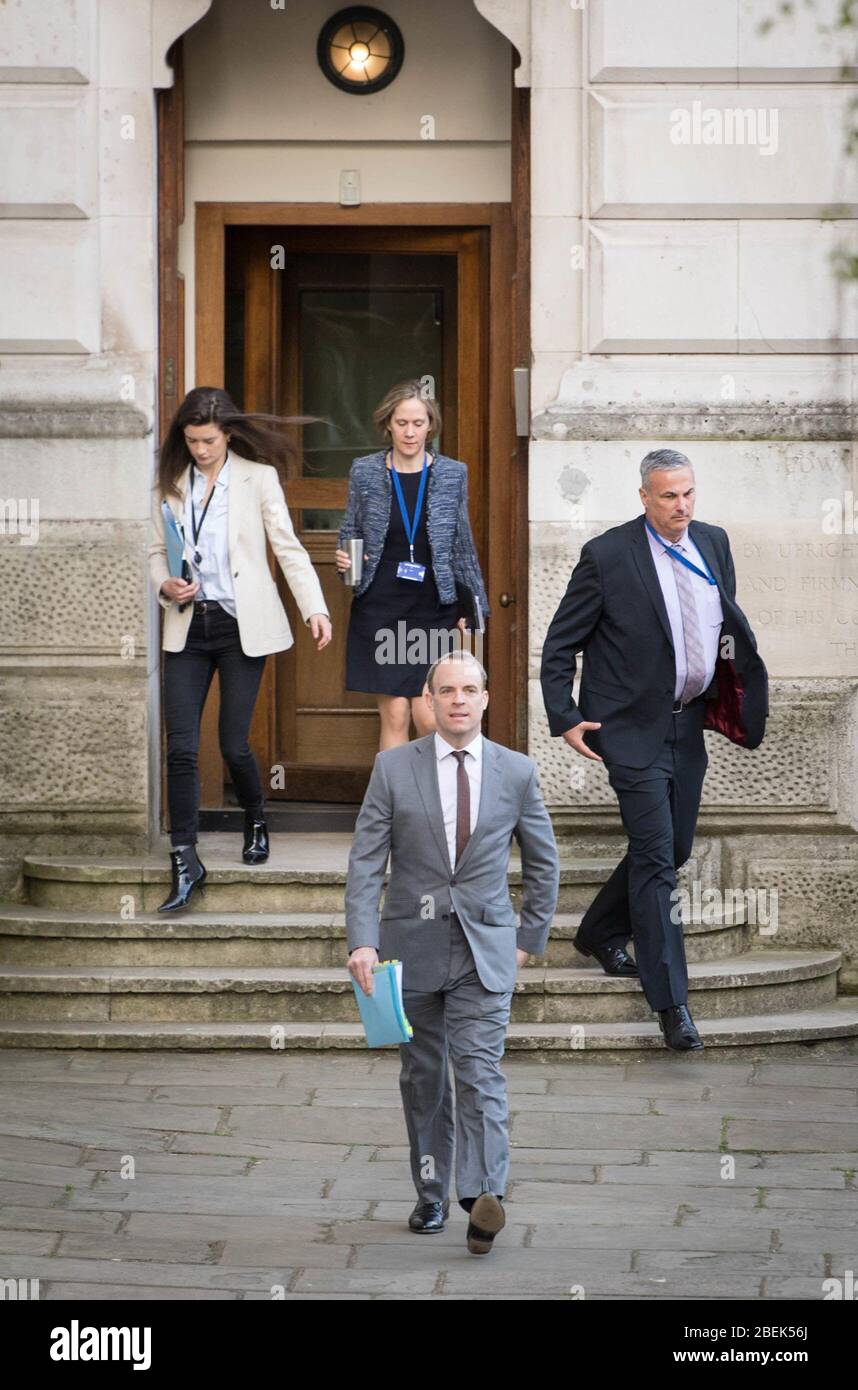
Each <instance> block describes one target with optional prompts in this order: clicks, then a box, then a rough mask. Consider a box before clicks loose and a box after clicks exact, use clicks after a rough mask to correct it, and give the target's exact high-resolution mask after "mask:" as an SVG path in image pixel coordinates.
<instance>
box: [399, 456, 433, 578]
mask: <svg viewBox="0 0 858 1390" xmlns="http://www.w3.org/2000/svg"><path fill="white" fill-rule="evenodd" d="M428 458H429V455H428V454H426V453H424V455H423V471H422V473H421V474H420V486H419V488H418V489H417V505H416V506H415V508H414V518H413V520H412V521H409V520H408V511H407V509H406V506H405V497H404V496H403V493H402V484H401V482H400V481H399V474H398V473H397V471H396V469H395V468H394V466H393V459H392V458H391V460H390V471H391V473H392V475H393V486H394V487H395V488H396V497H397V501H398V502H399V510H400V512H401V513H402V525H403V526H404V527H405V534H406V536H407V538H408V549H409V550H410V551H411V559H412V561H413V559H414V537H415V536H416V535H417V527H418V524H419V522H420V509H421V508H422V506H423V494H424V492H425V491H426V474H427V471H428V462H427V461H428Z"/></svg>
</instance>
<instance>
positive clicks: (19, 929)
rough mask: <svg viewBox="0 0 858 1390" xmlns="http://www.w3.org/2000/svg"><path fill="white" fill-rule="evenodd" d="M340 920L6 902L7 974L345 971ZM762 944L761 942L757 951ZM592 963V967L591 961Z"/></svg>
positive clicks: (696, 952)
mask: <svg viewBox="0 0 858 1390" xmlns="http://www.w3.org/2000/svg"><path fill="white" fill-rule="evenodd" d="M580 922H581V914H580V913H577V912H576V913H558V914H557V916H555V918H554V922H553V924H552V927H551V934H550V937H549V941H548V950H547V951H546V954H545V956H544V957H543V958H542V959H541V961H540V962H539V963H544V964H547V965H551V966H558V967H562V966H581V965H584V964H585V963H586V959H587V958H585V957H584V956H581V955H579V953H578V952H577V951H576V950H575V947H574V946H573V945H572V938H573V937H574V935H575V933H576V932H577V930H578V927H579V926H580ZM750 932H751V928H749V927H745V926H743V925H742V924H741V923H733V922H726V923H725V922H723V921H717V922H715V923H709V922H707V923H699V922H698V923H689V924H688V925H687V926H686V927H685V946H686V955H687V958H688V960H689V961H703V960H715V959H719V958H724V957H728V956H735V955H738V954H740V953H741V952H742V951H744V950H746V949H747V948H748V946H749V944H750V939H751V938H750ZM345 943H346V929H345V917H344V916H343V915H342V913H324V912H316V913H314V912H304V913H282V912H281V913H229V914H227V913H213V912H197V911H190V910H189V911H187V912H185V913H183V914H181V915H180V916H177V917H163V916H161V915H160V914H159V913H156V912H141V913H139V914H138V915H137V916H135V917H134V918H133V919H132V920H130V921H126V920H123V919H122V918H120V917H119V916H118V915H117V914H115V913H114V914H111V913H101V912H82V911H80V910H77V909H69V908H60V907H36V906H32V905H30V904H27V903H8V904H2V903H0V961H2V962H3V963H4V964H6V965H33V966H41V965H46V966H53V965H67V966H75V967H77V968H79V969H83V968H88V967H90V966H124V965H127V966H147V965H152V966H194V967H199V966H216V967H220V968H223V967H225V966H245V967H252V966H259V965H265V966H280V967H286V966H299V967H302V968H304V969H311V968H313V967H316V966H326V965H327V966H337V965H342V964H343V961H344V958H345V954H346V944H345ZM757 944H759V943H757ZM590 964H592V961H590Z"/></svg>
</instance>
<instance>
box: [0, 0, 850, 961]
mask: <svg viewBox="0 0 858 1390" xmlns="http://www.w3.org/2000/svg"><path fill="white" fill-rule="evenodd" d="M382 8H383V10H384V11H385V13H386V14H387V15H389V16H390V17H391V18H392V19H393V20H394V21H395V23H396V24H397V25H398V27H399V29H400V30H401V32H402V36H403V39H404V45H405V60H404V63H403V66H402V69H401V71H400V73H399V74H398V76H397V77H396V79H395V80H394V81H393V82H392V83H391V84H390V85H389V86H388V87H386V88H384V89H383V90H382V91H380V92H378V93H377V94H373V95H371V96H364V95H361V96H355V95H353V94H351V93H346V92H343V91H341V90H339V89H338V88H336V87H335V86H334V85H332V84H331V83H330V82H329V81H328V80H327V79H326V78H325V76H324V74H323V73H322V71H321V68H320V66H319V63H318V61H317V41H318V38H319V34H320V31H321V30H322V27H323V25H324V24H325V21H326V20H327V19H329V18H330V17H331V15H332V14H333V13H334V11H335V10H336V9H337V6H336V5H335V4H333V3H329V4H324V3H321V0H303V2H301V0H284V2H283V3H282V4H279V3H275V0H251V2H250V3H248V2H247V0H245V2H244V3H238V0H64V3H60V0H48V3H45V0H40V3H39V4H36V3H35V0H8V3H7V4H5V5H4V6H3V7H2V14H0V111H2V115H0V121H2V129H3V135H4V139H3V145H4V150H5V153H6V159H5V160H4V161H3V170H2V173H0V179H2V182H3V191H2V194H0V207H1V208H2V213H3V220H2V222H0V243H2V256H0V263H2V267H3V268H2V277H3V294H2V302H0V497H2V498H3V500H4V511H5V528H4V534H3V535H2V537H0V563H2V569H3V579H4V593H5V599H6V601H5V602H4V604H3V619H2V623H3V631H2V638H0V660H2V665H3V680H2V697H0V701H1V702H0V753H2V756H0V778H2V798H1V799H0V815H2V821H3V826H2V831H3V836H4V845H5V849H4V851H3V853H4V856H5V863H6V866H7V879H8V881H9V882H10V883H14V880H15V877H16V873H17V865H18V864H19V862H20V858H21V856H22V854H23V853H24V852H26V851H28V850H31V849H34V848H35V849H38V850H39V851H41V852H44V853H53V854H61V853H64V852H68V853H83V854H86V853H89V854H99V853H102V852H104V850H105V848H106V847H108V848H109V849H110V851H111V852H115V853H126V854H136V853H139V852H141V851H142V850H144V849H146V848H148V847H149V846H150V845H151V844H152V843H154V841H155V839H156V837H157V836H158V834H159V833H160V829H161V824H162V820H161V817H162V795H161V782H162V765H161V733H160V698H159V676H160V646H159V628H158V624H159V613H158V609H157V605H156V603H155V602H154V598H153V596H152V594H151V590H150V587H149V580H148V572H147V567H146V546H147V536H148V517H149V509H150V489H151V487H152V482H153V476H154V461H155V451H156V449H157V446H158V442H159V438H160V435H161V433H162V431H163V428H164V426H165V423H166V420H167V419H168V417H169V414H170V412H171V410H172V409H174V408H175V404H176V403H177V401H178V400H180V399H181V395H182V393H183V391H184V390H187V389H189V388H190V387H191V386H193V385H204V384H214V385H221V384H226V385H227V387H228V389H231V390H234V391H235V393H236V395H238V396H240V397H241V399H242V401H243V403H244V404H245V406H246V407H247V408H253V409H261V410H272V409H276V410H279V411H281V412H283V413H297V412H298V411H300V410H308V409H312V412H313V413H316V414H319V415H323V416H325V417H326V418H327V417H330V418H331V419H332V420H333V421H334V422H335V425H336V437H335V438H334V436H333V435H332V434H330V433H329V434H319V435H316V436H313V438H312V439H311V440H310V441H309V443H308V453H309V455H310V456H311V457H314V458H315V459H316V460H317V464H318V467H317V468H316V470H315V472H314V471H313V469H312V468H310V469H303V471H302V470H301V468H300V466H299V469H298V471H296V474H295V476H294V477H293V478H290V481H289V488H288V490H287V495H288V496H289V501H290V507H293V508H294V509H295V510H296V511H297V512H301V514H302V518H303V531H302V534H303V535H304V537H305V543H306V544H307V546H308V549H309V550H310V552H311V555H312V556H313V558H314V562H315V563H317V565H318V567H319V570H320V574H322V575H323V579H324V582H325V585H326V592H330V593H331V595H332V597H333V599H334V605H333V611H334V614H335V617H337V618H339V619H340V620H342V619H344V615H345V608H344V606H343V605H344V599H343V596H342V594H341V591H340V590H339V589H335V587H334V586H335V583H336V581H335V579H334V577H333V573H332V571H333V561H332V549H333V545H332V537H331V525H332V524H333V522H332V517H334V516H335V515H336V512H337V509H338V507H339V506H341V505H342V500H343V486H344V484H343V481H342V479H343V477H344V473H343V467H344V459H345V458H346V457H347V456H348V454H349V450H351V455H352V456H353V455H354V454H356V453H357V452H366V451H367V450H366V441H365V439H364V437H363V435H362V433H361V431H362V430H363V429H364V428H365V426H366V424H367V412H368V409H369V408H371V405H372V404H374V401H373V400H372V399H370V397H371V391H370V393H369V395H368V394H367V390H368V388H367V386H366V378H367V377H368V378H369V379H370V382H371V387H372V390H375V382H376V380H377V381H378V382H381V381H383V380H389V379H396V374H397V372H398V369H399V367H400V364H401V365H402V367H403V369H404V367H405V366H406V365H407V367H408V370H409V371H412V370H419V369H420V368H421V365H422V364H425V372H426V375H427V376H430V377H432V378H434V379H436V381H437V382H440V385H441V386H442V387H443V390H442V391H441V392H440V394H441V398H442V404H444V406H445V411H446V418H447V425H446V426H445V428H447V429H448V430H449V432H450V442H448V439H447V436H445V438H444V445H443V447H444V451H445V452H447V453H454V454H455V455H456V456H457V457H460V458H463V459H464V460H465V462H467V463H468V465H469V472H470V475H471V480H472V488H471V506H472V514H473V516H474V524H475V531H476V533H477V539H478V544H479V548H480V553H481V558H482V560H483V563H484V569H485V571H486V573H487V577H488V581H489V596H490V601H491V602H492V604H493V619H492V623H491V628H490V636H489V645H488V664H489V671H490V678H491V683H492V692H493V699H492V719H493V720H494V723H491V722H490V724H489V730H488V732H489V734H490V736H491V737H496V738H499V739H501V740H502V741H505V742H511V743H513V744H516V745H517V746H519V747H522V748H524V749H526V751H528V752H530V753H531V754H532V755H533V756H534V757H535V758H536V759H537V761H538V763H539V766H540V773H541V780H542V787H543V791H544V793H545V796H546V800H547V801H548V802H549V804H550V806H551V809H552V813H553V815H554V817H555V821H556V825H557V828H558V831H559V832H561V833H562V834H563V835H564V836H568V839H569V842H570V844H574V845H575V846H576V847H577V849H578V851H579V852H580V853H582V854H584V855H587V854H591V855H593V856H596V855H600V854H603V853H605V852H609V851H610V849H611V847H612V846H615V845H616V843H617V836H618V829H619V826H618V819H617V816H616V812H615V807H614V798H613V795H612V793H611V791H610V788H609V787H608V784H607V779H606V778H605V776H604V773H603V771H602V769H600V768H598V767H596V766H595V765H591V764H586V765H584V764H583V763H582V764H573V762H572V758H571V754H570V753H569V750H568V749H567V748H566V747H565V745H564V744H563V743H562V742H560V741H558V740H552V739H550V738H549V736H548V731H547V726H546V722H545V718H544V713H543V708H542V701H541V696H540V690H539V682H538V667H539V658H540V650H541V643H542V639H543V636H544V633H545V630H546V628H547V625H548V622H549V621H550V618H551V615H552V613H553V612H554V609H555V607H556V604H557V602H558V601H559V599H560V596H561V594H562V592H563V590H564V588H565V584H566V582H567V579H568V575H569V572H570V570H571V568H572V566H573V564H574V563H575V561H576V559H577V556H578V553H579V551H580V547H581V545H582V544H583V543H584V541H585V540H586V539H587V538H589V537H590V536H592V535H595V534H598V533H599V532H600V531H602V530H604V529H605V528H606V527H608V526H611V525H614V524H616V523H618V522H620V521H623V520H626V519H628V518H629V517H631V516H632V515H634V514H636V513H637V511H639V509H640V504H639V500H638V495H637V486H638V473H637V469H638V464H639V461H640V459H641V458H642V456H643V455H644V454H645V453H646V452H647V451H648V450H649V449H651V448H653V447H655V446H656V445H658V444H661V443H670V444H672V445H673V446H674V447H676V448H679V449H681V450H682V451H683V452H685V453H687V454H688V455H689V457H690V458H691V460H692V462H693V463H694V465H695V468H696V472H697V483H698V505H697V515H698V516H699V517H700V518H701V519H703V520H707V521H711V522H714V523H717V524H720V525H723V526H725V527H726V528H727V530H728V532H729V534H730V537H731V541H732V546H733V553H734V557H735V561H736V568H737V575H738V598H739V601H740V603H741V604H742V606H743V607H744V609H745V611H746V612H747V614H748V616H749V619H750V621H751V624H752V626H753V627H754V629H755V631H756V633H757V637H758V640H759V643H760V647H761V650H762V653H763V655H764V658H765V660H766V662H767V665H768V667H769V671H770V675H771V678H772V691H771V720H770V726H769V734H768V736H767V739H766V742H765V743H764V745H763V747H762V748H761V749H760V750H759V751H757V752H755V753H754V754H747V753H742V752H741V751H740V750H738V749H736V748H734V747H733V746H732V745H728V744H727V743H726V742H725V741H724V740H721V739H718V738H717V737H715V736H709V737H710V738H711V743H710V749H709V751H710V768H709V773H708V778H707V783H706V789H705V797H704V806H703V813H702V816H701V822H700V826H699V835H698V840H697V843H696V846H695V860H694V861H693V862H692V864H691V866H689V869H688V871H687V877H688V876H689V875H690V877H691V878H692V879H693V880H694V881H696V882H698V883H699V884H702V885H703V886H716V885H722V886H727V885H734V886H735V887H737V888H739V887H741V888H742V889H751V890H754V891H757V890H760V891H765V892H769V893H771V892H772V891H776V892H777V895H778V901H779V918H780V927H779V932H780V935H779V940H780V941H781V943H783V944H802V945H813V944H822V943H824V944H826V945H830V946H834V947H837V948H839V949H841V950H842V951H843V952H844V953H845V957H846V960H847V966H846V970H845V972H844V975H843V980H844V981H848V980H849V979H852V980H853V981H854V980H856V979H858V947H856V912H855V907H854V903H855V898H856V892H858V837H856V830H858V792H856V773H858V749H856V730H858V698H856V688H858V563H856V562H858V540H856V538H855V530H856V521H855V517H856V509H855V505H854V498H855V495H856V494H858V487H856V482H858V479H856V473H855V459H854V443H853V439H854V410H853V393H854V384H853V383H854V360H855V359H854V356H853V354H854V353H855V351H856V344H858V320H856V288H855V283H854V281H853V280H850V279H849V278H842V277H841V276H840V275H839V274H838V256H839V257H840V258H841V259H842V258H843V257H844V256H846V257H848V256H849V255H850V254H852V255H854V250H855V229H856V220H855V219H856V210H858V202H856V187H855V183H856V173H855V169H856V166H855V160H854V158H852V157H850V156H849V155H848V154H847V153H846V149H845V144H846V136H847V129H848V122H849V103H850V101H851V100H852V99H853V98H854V93H855V78H856V68H855V66H854V53H853V45H852V43H851V41H850V37H849V35H848V33H846V34H844V33H842V32H840V31H838V30H836V28H835V29H833V30H832V29H831V27H830V25H831V21H832V20H833V18H834V13H835V10H836V6H835V5H834V4H833V3H828V0H819V4H818V5H816V6H813V7H802V9H801V11H800V13H798V14H797V15H795V16H792V17H779V18H776V19H775V22H774V23H773V24H771V25H769V24H768V23H767V21H768V20H769V19H773V18H775V11H776V9H777V7H776V6H775V5H774V4H773V3H771V0H719V4H718V5H715V6H713V5H711V4H704V3H702V0H589V3H586V4H584V3H581V4H577V3H568V0H473V2H472V0H467V2H466V0H437V3H436V4H435V5H433V6H425V5H423V4H422V3H420V0H389V3H388V4H387V5H383V6H382ZM826 21H827V22H828V24H829V28H828V29H826V28H825V27H824V26H825V23H826ZM332 267H334V268H335V270H332ZM386 335H387V337H386ZM405 342H411V343H412V344H416V348H415V355H414V356H413V357H407V354H404V355H403V349H402V346H401V345H402V344H403V343H405ZM362 343H365V344H367V345H368V346H367V347H366V357H364V356H363V355H362V354H361V353H360V349H361V344H362ZM391 343H392V344H394V345H395V346H396V351H395V352H393V351H388V348H389V347H390V344H391ZM397 354H399V355H397ZM406 357H407V361H406ZM301 364H304V365H303V366H302V365H301ZM367 364H369V365H367ZM415 364H416V367H415ZM385 374H387V376H386V377H385ZM380 394H381V392H380V391H378V392H377V395H380ZM336 604H339V605H340V606H339V608H337V607H336ZM339 626H340V629H341V630H342V629H343V627H344V622H343V621H340V623H339ZM309 657H310V653H309V650H303V651H302V649H301V646H300V642H299V648H298V651H297V652H296V653H295V654H294V655H293V656H292V657H289V658H288V659H286V658H284V660H283V661H282V662H281V661H279V660H278V662H271V663H269V667H270V670H269V672H268V674H267V676H266V686H265V689H264V692H263V698H262V702H261V709H260V714H259V717H258V721H257V724H256V725H255V728H254V739H255V747H256V748H257V751H258V755H259V756H260V758H261V759H262V760H264V761H265V763H266V765H267V766H268V767H270V768H271V777H272V789H273V791H274V792H275V793H276V794H278V795H279V794H281V793H282V794H283V795H284V796H286V797H287V798H288V796H289V795H293V796H297V797H298V799H304V800H313V799H316V800H330V801H334V802H336V801H337V800H342V801H349V800H354V799H355V791H356V788H359V785H360V779H361V776H363V775H365V772H366V769H367V767H368V763H369V761H370V752H371V746H372V740H373V733H372V727H373V726H372V714H371V710H369V709H368V708H367V704H366V702H361V700H360V699H359V698H358V699H355V698H354V697H352V698H346V696H344V694H343V692H342V689H341V686H340V685H339V684H338V680H339V677H338V675H337V673H336V667H335V661H334V654H332V659H331V663H330V665H329V666H326V667H325V668H324V671H323V672H322V668H319V670H318V671H313V672H312V674H307V675H306V676H305V674H304V670H305V668H306V667H307V663H308V659H309ZM212 736H213V724H212V716H211V713H210V714H209V717H208V720H207V732H206V740H207V743H206V753H205V760H204V768H203V772H204V785H205V788H206V794H207V804H208V805H210V806H212V807H217V806H218V805H220V804H221V802H222V799H223V797H224V796H225V795H226V793H225V790H224V787H223V771H222V768H221V767H220V763H219V760H218V758H217V756H216V749H215V750H214V751H212V749H213V745H212ZM332 745H336V746H337V748H338V751H337V755H336V757H335V756H333V755H332V754H331V753H330V751H329V750H330V748H331V746H332ZM323 749H326V750H328V751H325V752H322V751H320V750H323ZM278 773H282V774H283V777H282V779H281V780H280V781H279V782H278V780H277V775H278ZM224 804H225V803H224Z"/></svg>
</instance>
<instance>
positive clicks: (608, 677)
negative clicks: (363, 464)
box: [541, 449, 768, 1051]
mask: <svg viewBox="0 0 858 1390" xmlns="http://www.w3.org/2000/svg"><path fill="white" fill-rule="evenodd" d="M641 484H642V485H641V488H640V497H641V501H642V503H643V507H644V514H643V516H639V517H636V518H635V520H634V521H628V522H626V523H625V524H624V525H622V526H615V527H613V528H612V529H611V530H610V531H606V532H605V533H604V535H601V536H597V537H596V538H595V539H593V540H591V541H588V542H587V543H586V544H585V545H584V546H583V548H582V550H581V558H580V560H579V561H578V564H577V565H576V566H575V569H574V570H573V572H572V577H571V579H570V580H569V585H568V587H567V590H566V593H565V594H564V596H563V598H562V600H561V602H560V606H559V608H558V609H557V612H556V613H555V615H554V617H553V619H552V621H551V625H550V627H549V629H548V633H547V635H546V638H545V645H544V647H543V654H542V672H541V677H542V692H543V698H544V700H545V707H546V710H547V713H548V723H549V728H550V730H551V733H552V734H553V735H554V736H555V737H557V736H562V737H563V738H564V739H565V740H566V742H567V743H568V744H570V746H571V747H572V748H574V749H575V751H576V752H577V753H579V754H580V755H581V756H583V757H585V758H594V759H596V760H597V761H603V762H604V763H605V765H606V767H607V769H608V777H609V780H610V783H611V786H612V787H613V788H614V790H615V792H616V793H617V797H618V799H619V803H620V813H621V815H622V818H623V825H624V826H625V829H626V831H627V833H628V836H629V846H628V851H627V853H626V854H625V856H624V857H623V859H622V860H621V861H620V863H619V864H618V865H617V867H616V869H615V870H614V872H613V874H612V875H611V877H610V878H609V879H608V881H607V882H606V883H605V884H604V885H603V887H602V888H601V890H600V891H599V893H598V894H597V895H596V897H595V899H594V900H593V902H592V903H591V905H590V907H589V908H588V910H587V912H586V913H585V914H584V917H583V919H582V922H581V926H580V929H579V931H578V934H577V936H576V938H575V945H576V947H577V949H578V950H579V951H581V952H582V953H583V954H584V955H588V956H594V957H595V958H596V960H598V962H599V963H600V965H601V966H602V968H603V969H604V970H605V972H606V974H608V975H637V974H640V980H641V985H642V987H643V990H644V993H645V995H646V997H647V1001H648V1002H649V1005H650V1007H651V1008H652V1010H653V1011H654V1012H655V1013H657V1014H658V1018H659V1025H660V1027H661V1031H662V1034H663V1036H664V1040H665V1043H666V1044H667V1046H668V1047H671V1048H675V1049H677V1050H679V1051H685V1050H689V1049H698V1048H701V1047H702V1046H703V1043H702V1042H701V1040H700V1036H699V1034H698V1032H697V1029H696V1028H695V1026H694V1022H693V1020H692V1018H691V1015H690V1013H689V1011H688V1004H687V1001H688V971H687V967H686V962H685V943H684V938H683V934H682V924H681V922H678V921H674V920H673V917H674V916H677V915H678V914H676V913H673V912H672V908H673V905H674V900H673V898H672V893H673V890H674V889H675V887H676V870H677V869H678V868H679V867H680V865H682V864H684V862H685V860H686V859H687V858H688V857H689V855H690V853H691V847H692V843H693V840H694V829H695V825H696V823H697V812H698V809H699V806H700V794H701V791H702V787H703V778H704V775H705V772H706V765H707V762H708V757H707V754H706V747H705V744H704V740H703V729H704V726H705V724H707V723H708V725H709V726H710V727H713V728H717V729H718V730H719V731H720V732H722V733H725V734H726V735H727V737H729V738H731V739H732V740H733V741H734V742H736V743H739V744H742V745H743V746H745V747H747V748H754V747H756V746H757V745H758V744H759V743H760V741H761V740H762V737H763V731H764V728H765V719H766V714H767V713H768V700H767V677H766V668H765V666H764V665H763V662H762V661H761V659H760V657H759V656H758V655H757V644H756V641H755V639H754V635H753V633H752V631H751V629H750V626H749V625H748V621H747V619H746V617H745V615H744V613H743V612H742V611H741V609H740V608H739V607H738V606H737V604H736V601H735V599H736V574H735V570H734V568H733V559H732V556H731V554H730V542H729V540H728V538H727V533H726V531H724V530H723V529H722V528H721V527H720V526H710V525H707V524H706V523H705V522H700V521H693V520H692V517H693V513H694V500H695V488H694V473H693V470H692V467H691V464H690V462H689V460H688V459H687V458H686V457H685V455H684V454H680V453H678V452H677V451H676V450H673V449H656V450H655V451H653V452H652V453H649V454H647V456H646V458H645V459H644V460H643V462H642V463H641ZM578 652H582V653H583V654H584V662H583V672H582V676H581V693H580V704H576V703H575V700H574V699H573V693H572V682H573V680H574V678H575V672H576V667H577V663H576V655H577V653H578ZM716 707H717V716H716V714H715V710H716ZM707 710H708V711H709V717H708V719H707ZM585 735H586V736H587V741H586V742H585ZM630 937H632V938H633V939H634V943H635V956H636V962H635V961H633V960H632V959H631V957H630V956H629V955H628V954H627V952H626V950H625V947H626V944H627V942H628V940H629V938H630Z"/></svg>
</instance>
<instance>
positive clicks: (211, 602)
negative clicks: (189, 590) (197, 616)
mask: <svg viewBox="0 0 858 1390" xmlns="http://www.w3.org/2000/svg"><path fill="white" fill-rule="evenodd" d="M210 608H220V604H219V603H218V601H217V599H213V598H204V599H194V612H195V613H207V612H208V610H209V609H210ZM224 612H226V609H224Z"/></svg>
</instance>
